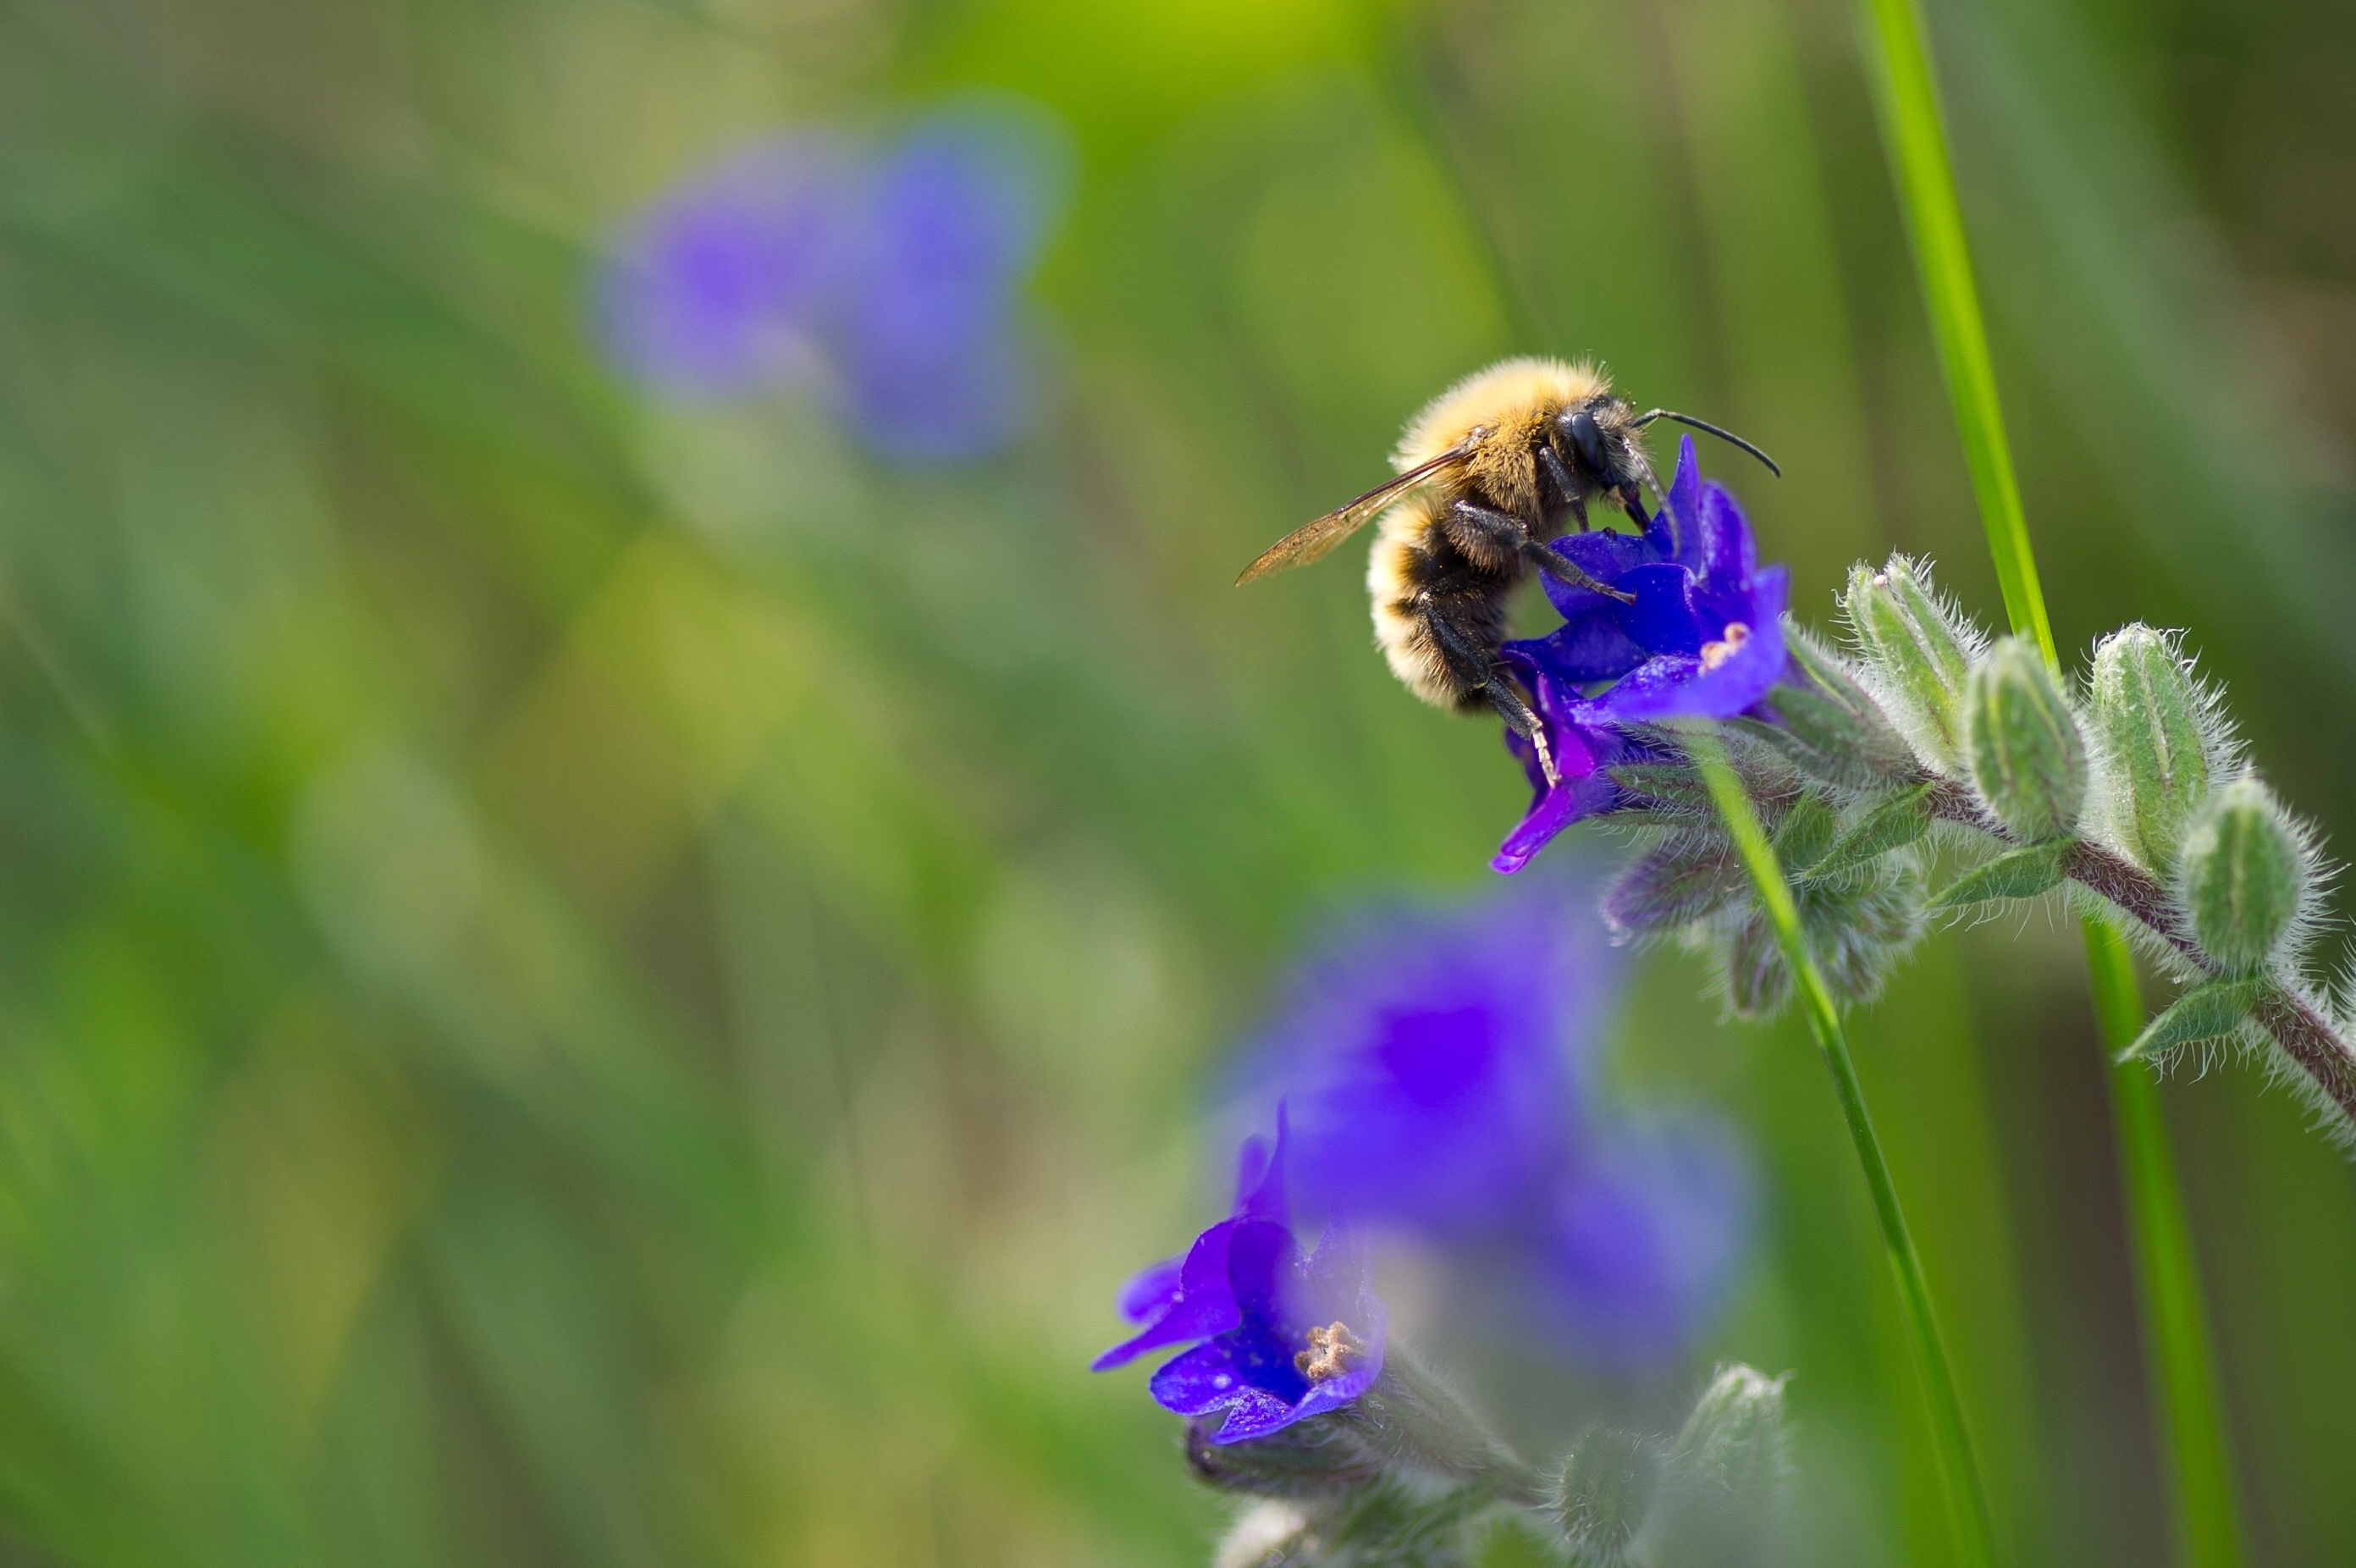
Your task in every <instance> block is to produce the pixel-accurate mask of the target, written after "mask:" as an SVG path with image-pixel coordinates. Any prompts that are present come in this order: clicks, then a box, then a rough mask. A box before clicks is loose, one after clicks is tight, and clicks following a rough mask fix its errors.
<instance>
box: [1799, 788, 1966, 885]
mask: <svg viewBox="0 0 2356 1568" xmlns="http://www.w3.org/2000/svg"><path fill="white" fill-rule="evenodd" d="M1934 788H1935V786H1933V785H1930V784H1918V785H1916V786H1915V787H1914V788H1913V789H1907V790H1904V791H1902V792H1901V793H1899V794H1896V795H1892V796H1891V797H1890V799H1888V800H1884V801H1882V802H1880V803H1879V805H1876V806H1875V807H1873V808H1872V809H1871V810H1870V811H1867V812H1866V813H1865V815H1863V816H1862V817H1859V818H1858V820H1857V822H1855V823H1854V824H1853V825H1852V826H1851V827H1850V828H1849V830H1848V831H1847V832H1845V833H1843V834H1841V835H1840V837H1839V838H1838V839H1837V840H1836V841H1835V842H1834V843H1833V844H1832V846H1831V847H1830V848H1829V849H1827V850H1826V851H1825V854H1824V855H1823V857H1822V858H1821V859H1819V860H1818V861H1817V862H1816V863H1815V865H1813V866H1810V867H1808V868H1807V871H1808V875H1809V876H1810V877H1811V878H1812V879H1813V880H1816V881H1823V880H1826V879H1827V878H1830V877H1835V876H1841V875H1847V874H1848V873H1850V872H1853V871H1856V870H1857V869H1858V868H1859V867H1860V866H1863V865H1868V864H1869V863H1871V862H1873V861H1875V860H1879V858H1880V857H1881V856H1883V855H1885V854H1889V853H1890V851H1891V850H1894V849H1903V848H1905V847H1906V846H1907V845H1908V844H1910V843H1914V842H1915V841H1916V840H1918V839H1920V838H1921V837H1922V835H1923V834H1925V833H1927V832H1930V831H1931V794H1932V791H1933V789H1934Z"/></svg>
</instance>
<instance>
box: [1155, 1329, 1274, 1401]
mask: <svg viewBox="0 0 2356 1568" xmlns="http://www.w3.org/2000/svg"><path fill="white" fill-rule="evenodd" d="M1145 1386H1146V1391H1148V1392H1150V1393H1151V1394H1152V1396H1153V1399H1154V1402H1155V1403H1157V1404H1159V1405H1161V1406H1162V1409H1164V1410H1168V1411H1174V1412H1177V1413H1178V1414H1180V1415H1208V1414H1209V1413H1210V1412H1213V1411H1215V1410H1217V1409H1219V1408H1220V1407H1221V1406H1223V1405H1227V1404H1231V1403H1233V1402H1235V1401H1236V1400H1237V1399H1238V1398H1241V1397H1242V1396H1243V1395H1244V1394H1245V1393H1246V1392H1247V1391H1249V1390H1250V1385H1248V1383H1246V1382H1245V1381H1244V1379H1243V1373H1242V1371H1241V1370H1240V1369H1238V1368H1237V1366H1236V1363H1235V1359H1234V1358H1233V1357H1232V1356H1230V1355H1229V1354H1228V1352H1227V1347H1226V1345H1224V1344H1222V1343H1220V1342H1219V1341H1218V1340H1213V1341H1211V1342H1210V1343H1209V1344H1207V1345H1197V1346H1195V1347H1194V1348H1193V1349H1192V1350H1189V1351H1187V1352H1186V1353H1185V1354H1183V1355H1182V1356H1178V1357H1176V1358H1174V1359H1172V1360H1170V1361H1168V1362H1166V1363H1164V1364H1163V1365H1162V1367H1161V1368H1159V1369H1156V1370H1155V1372H1154V1374H1153V1376H1152V1377H1151V1378H1150V1379H1149V1380H1147V1381H1146V1385H1145ZM1279 1403H1282V1401H1279Z"/></svg>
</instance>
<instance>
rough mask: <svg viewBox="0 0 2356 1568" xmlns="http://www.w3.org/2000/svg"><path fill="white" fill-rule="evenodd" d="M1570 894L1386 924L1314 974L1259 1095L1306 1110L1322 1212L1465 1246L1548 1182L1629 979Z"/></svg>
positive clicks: (1298, 1162) (1274, 1036)
mask: <svg viewBox="0 0 2356 1568" xmlns="http://www.w3.org/2000/svg"><path fill="white" fill-rule="evenodd" d="M1565 894H1566V889H1565V888H1564V887H1563V886H1560V885H1559V884H1547V883H1537V884H1532V885H1529V886H1516V887H1515V888H1514V889H1512V890H1511V891H1509V892H1507V893H1505V895H1503V896H1501V897H1491V898H1488V899H1486V900H1483V901H1482V902H1480V903H1477V904H1473V905H1470V906H1466V907H1462V908H1440V909H1429V908H1393V909H1388V910H1384V911H1381V912H1378V913H1376V914H1374V915H1371V916H1369V917H1366V918H1363V919H1362V920H1361V921H1359V922H1358V923H1357V924H1355V926H1353V927H1351V928H1350V929H1346V930H1344V932H1343V933H1341V934H1340V936H1339V937H1338V938H1337V939H1336V940H1333V942H1331V943H1330V944H1329V945H1328V946H1327V947H1326V948H1325V949H1324V950H1323V951H1322V952H1320V953H1318V954H1317V955H1316V956H1314V957H1312V959H1311V960H1310V961H1308V962H1307V963H1305V964H1304V965H1303V966H1302V967H1301V971H1300V972H1299V974H1298V975H1297V977H1296V978H1295V980H1294V982H1293V984H1292V987H1291V991H1290V996H1289V998H1288V999H1287V1001H1286V1003H1285V1004H1284V1005H1283V1007H1282V1009H1281V1011H1280V1013H1279V1014H1278V1015H1277V1017H1276V1020H1275V1022H1274V1023H1273V1024H1272V1025H1270V1026H1269V1028H1268V1029H1267V1030H1265V1031H1264V1032H1263V1033H1262V1035H1261V1036H1260V1037H1259V1039H1258V1043H1257V1045H1256V1046H1255V1047H1253V1048H1252V1050H1251V1052H1250V1055H1249V1056H1248V1058H1247V1062H1246V1065H1245V1068H1244V1069H1243V1081H1244V1082H1246V1083H1247V1084H1251V1085H1257V1086H1258V1089H1259V1090H1260V1091H1261V1092H1260V1093H1259V1094H1258V1095H1257V1096H1255V1097H1254V1099H1255V1101H1256V1102H1257V1103H1258V1104H1259V1105H1261V1106H1265V1105H1266V1104H1267V1102H1268V1101H1269V1100H1270V1099H1273V1098H1276V1097H1278V1096H1281V1097H1283V1098H1284V1100H1285V1101H1287V1102H1288V1103H1289V1104H1290V1107H1291V1112H1292V1141H1293V1171H1294V1181H1295V1184H1296V1186H1297V1187H1298V1189H1299V1191H1300V1193H1301V1197H1302V1199H1303V1201H1304V1203H1305V1204H1306V1205H1307V1206H1308V1207H1309V1208H1310V1209H1311V1210H1312V1212H1325V1211H1329V1210H1341V1211H1344V1212H1347V1213H1349V1214H1351V1215H1353V1216H1355V1217H1356V1218H1358V1219H1363V1220H1365V1221H1369V1222H1375V1223H1387V1224H1391V1225H1396V1226H1402V1227H1408V1228H1412V1229H1418V1230H1426V1231H1431V1232H1435V1233H1440V1234H1451V1235H1452V1234H1461V1233H1462V1232H1464V1231H1465V1230H1471V1229H1474V1228H1478V1227H1480V1226H1483V1225H1494V1224H1497V1223H1500V1222H1501V1220H1502V1217H1503V1216H1504V1215H1505V1213H1507V1211H1508V1210H1510V1208H1512V1207H1513V1206H1514V1205H1515V1204H1516V1203H1517V1202H1520V1201H1522V1200H1523V1199H1524V1198H1525V1197H1526V1195H1527V1194H1529V1193H1531V1192H1533V1191H1536V1190H1538V1189H1540V1188H1542V1187H1544V1186H1545V1185H1546V1183H1547V1180H1548V1179H1549V1176H1550V1175H1551V1173H1552V1171H1553V1169H1554V1167H1555V1165H1557V1164H1558V1159H1559V1152H1560V1150H1561V1148H1562V1146H1563V1140H1564V1134H1565V1129H1566V1128H1567V1127H1568V1126H1569V1125H1570V1124H1571V1123H1572V1122H1575V1120H1576V1118H1577V1117H1578V1114H1579V1103H1580V1092H1579V1085H1580V1077H1581V1076H1582V1072H1583V1069H1584V1066H1585V1063H1586V1061H1587V1058H1589V1056H1590V1054H1591V1051H1592V1047H1593V1043H1594V1041H1595V1039H1596V1037H1597V1035H1598V1033H1599V1031H1600V1028H1601V1023H1602V1014H1603V1012H1604V1010H1605V1009H1606V1008H1607V1007H1608V1006H1609V1005H1610V1004H1611V1002H1612V996H1613V994H1614V992H1615V990H1616V980H1617V972H1618V968H1619V965H1618V961H1617V958H1616V955H1615V954H1614V953H1613V951H1612V949H1611V948H1610V947H1609V946H1608V945H1607V944H1606V943H1605V941H1604V940H1603V934H1602V928H1601V925H1600V924H1599V923H1598V922H1597V920H1596V919H1595V918H1593V916H1592V915H1591V914H1588V913H1586V911H1585V909H1584V905H1585V903H1586V899H1585V897H1583V896H1582V895H1580V894H1572V895H1571V896H1569V897H1566V896H1565Z"/></svg>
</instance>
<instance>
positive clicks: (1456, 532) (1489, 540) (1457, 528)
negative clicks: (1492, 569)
mask: <svg viewBox="0 0 2356 1568" xmlns="http://www.w3.org/2000/svg"><path fill="white" fill-rule="evenodd" d="M1448 532H1449V537H1450V538H1451V539H1452V540H1454V541H1455V542H1456V545H1457V548H1459V549H1461V550H1462V551H1463V552H1464V553H1465V554H1467V555H1469V556H1471V557H1472V559H1474V560H1475V561H1481V562H1484V563H1486V562H1491V561H1495V562H1503V561H1505V560H1507V559H1510V558H1511V557H1513V556H1515V555H1519V556H1520V557H1521V558H1522V559H1523V560H1524V561H1526V562H1527V563H1528V564H1530V565H1532V566H1535V567H1537V569H1538V570H1539V571H1541V572H1543V573H1545V574H1546V575H1547V576H1549V577H1552V578H1553V579H1554V580H1555V581H1556V582H1558V583H1568V584H1569V585H1571V586H1572V587H1574V588H1585V589H1586V590H1587V591H1588V592H1589V593H1590V594H1601V595H1602V596H1604V597H1605V598H1607V599H1618V600H1619V601H1620V602H1621V603H1622V604H1623V605H1633V604H1634V603H1635V602H1636V596H1635V595H1633V594H1628V593H1622V592H1621V591H1620V590H1619V589H1618V588H1607V587H1605V586H1604V585H1602V584H1601V583H1599V582H1597V581H1596V580H1595V579H1594V578H1592V577H1590V576H1589V575H1587V574H1586V573H1584V572H1582V571H1580V569H1579V568H1578V567H1576V566H1574V565H1572V564H1570V563H1569V561H1567V560H1565V559H1564V558H1563V557H1562V555H1561V554H1560V553H1558V552H1556V551H1552V550H1549V549H1547V547H1546V546H1545V545H1543V544H1541V543H1539V542H1537V540H1535V539H1532V538H1531V537H1530V531H1529V530H1528V529H1527V528H1526V527H1525V526H1523V523H1522V520H1521V519H1519V518H1517V517H1508V516H1506V515H1505V513H1504V512H1502V511H1494V510H1491V509H1490V508H1488V507H1484V506H1481V505H1478V504H1476V503H1474V502H1472V501H1462V500H1461V501H1458V502H1457V503H1456V504H1455V505H1454V506H1452V507H1451V508H1449V510H1448Z"/></svg>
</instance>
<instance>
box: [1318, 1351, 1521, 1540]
mask: <svg viewBox="0 0 2356 1568" xmlns="http://www.w3.org/2000/svg"><path fill="white" fill-rule="evenodd" d="M1336 1414H1337V1417H1338V1419H1339V1420H1341V1421H1342V1422H1343V1423H1344V1424H1345V1425H1347V1426H1348V1427H1349V1428H1350V1430H1351V1432H1352V1433H1353V1434H1355V1435H1356V1437H1357V1438H1358V1440H1359V1441H1360V1442H1362V1443H1364V1444H1365V1445H1366V1446H1367V1447H1368V1448H1371V1449H1373V1450H1374V1451H1375V1452H1376V1453H1377V1454H1380V1455H1383V1456H1384V1457H1386V1458H1387V1459H1390V1460H1392V1461H1394V1462H1396V1463H1398V1464H1400V1465H1404V1466H1408V1467H1409V1468H1411V1469H1415V1470H1419V1471H1422V1472H1424V1473H1426V1474H1428V1475H1430V1476H1432V1477H1437V1478H1439V1479H1440V1480H1443V1481H1446V1482H1448V1483H1451V1484H1452V1485H1456V1486H1471V1487H1481V1488H1483V1489H1484V1490H1486V1491H1487V1492H1488V1494H1489V1495H1491V1496H1494V1497H1498V1498H1504V1499H1505V1500H1507V1501H1510V1502H1515V1503H1520V1504H1523V1505H1525V1506H1531V1507H1534V1506H1536V1505H1537V1504H1539V1503H1541V1502H1544V1501H1545V1500H1546V1498H1547V1483H1546V1480H1545V1478H1544V1477H1540V1476H1539V1475H1538V1473H1537V1471H1535V1470H1533V1469H1531V1468H1530V1467H1529V1466H1528V1465H1526V1464H1525V1463H1524V1462H1523V1461H1522V1459H1521V1457H1520V1456H1519V1455H1516V1454H1515V1453H1514V1451H1513V1450H1512V1449H1510V1448H1508V1447H1506V1446H1505V1442H1504V1440H1503V1439H1501V1438H1499V1437H1498V1436H1497V1435H1496V1434H1494V1432H1492V1431H1490V1430H1489V1427H1488V1424H1487V1423H1485V1422H1483V1421H1482V1419H1481V1418H1480V1417H1479V1416H1477V1415H1475V1414H1473V1413H1472V1410H1471V1409H1470V1407H1468V1406H1467V1405H1466V1404H1465V1403H1464V1402H1463V1401H1462V1400H1461V1399H1459V1398H1457V1397H1456V1394H1455V1393H1454V1391H1451V1389H1450V1388H1449V1387H1448V1386H1447V1385H1446V1384H1444V1383H1442V1382H1440V1380H1438V1379H1437V1378H1435V1377H1433V1376H1432V1375H1431V1373H1430V1372H1429V1371H1427V1370H1426V1369H1424V1368H1423V1366H1422V1365H1421V1364H1420V1363H1419V1362H1418V1361H1417V1360H1416V1359H1414V1358H1413V1357H1412V1356H1410V1355H1408V1352H1407V1350H1406V1348H1404V1347H1403V1346H1401V1345H1399V1344H1398V1343H1397V1342H1394V1343H1393V1344H1392V1345H1391V1347H1390V1350H1389V1354H1388V1355H1387V1357H1386V1358H1385V1359H1384V1361H1383V1375H1382V1376H1381V1377H1380V1378H1379V1379H1377V1380H1376V1382H1375V1386H1374V1387H1373V1388H1371V1389H1369V1390H1367V1391H1366V1392H1365V1395H1364V1396H1363V1397H1362V1398H1360V1399H1359V1400H1357V1401H1356V1402H1355V1403H1352V1404H1349V1405H1346V1406H1344V1408H1343V1409H1342V1410H1341V1411H1339V1412H1336Z"/></svg>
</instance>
